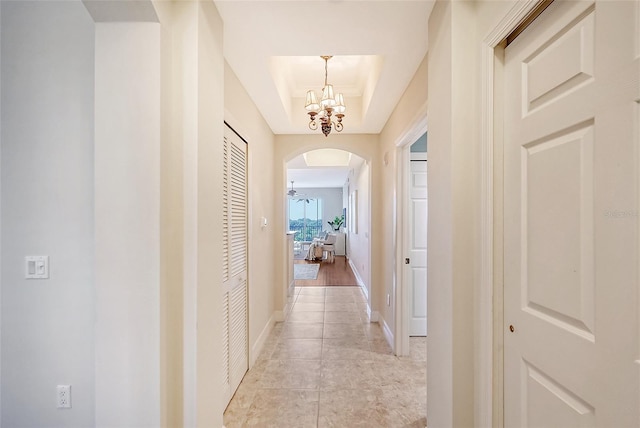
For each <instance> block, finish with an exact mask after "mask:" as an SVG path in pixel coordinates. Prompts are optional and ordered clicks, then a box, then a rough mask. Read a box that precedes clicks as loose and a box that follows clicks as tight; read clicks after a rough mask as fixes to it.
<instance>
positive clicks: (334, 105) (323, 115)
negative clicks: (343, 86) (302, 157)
mask: <svg viewBox="0 0 640 428" xmlns="http://www.w3.org/2000/svg"><path fill="white" fill-rule="evenodd" d="M320 58H322V59H324V88H322V99H321V100H320V103H318V98H316V93H315V92H314V91H313V90H311V91H307V101H306V103H305V106H304V108H305V109H306V110H307V112H308V113H309V117H310V118H311V120H310V121H309V129H311V130H313V131H315V130H316V129H318V122H316V116H318V119H319V121H320V129H321V130H322V133H323V134H324V136H325V137H327V136H329V134H330V133H331V127H333V128H335V130H336V131H338V132H340V131H342V129H343V126H342V118H343V117H344V111H345V110H346V109H347V108H346V107H345V105H344V97H343V96H342V94H337V95H335V96H334V95H333V85H329V84H328V83H327V65H328V63H329V60H330V59H331V58H332V57H331V56H330V55H323V56H321V57H320ZM333 113H335V117H336V119H337V121H333V120H331V117H332V116H333Z"/></svg>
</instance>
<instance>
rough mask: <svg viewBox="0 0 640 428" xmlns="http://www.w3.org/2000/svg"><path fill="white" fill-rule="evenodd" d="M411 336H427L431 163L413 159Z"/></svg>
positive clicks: (410, 208)
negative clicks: (429, 176) (429, 172)
mask: <svg viewBox="0 0 640 428" xmlns="http://www.w3.org/2000/svg"><path fill="white" fill-rule="evenodd" d="M409 191H410V196H411V200H410V207H409V224H410V227H411V236H410V251H409V257H410V260H411V264H410V274H409V279H410V284H411V285H410V293H411V307H410V310H411V314H410V318H409V335H410V336H426V335H427V162H426V161H411V170H410V187H409Z"/></svg>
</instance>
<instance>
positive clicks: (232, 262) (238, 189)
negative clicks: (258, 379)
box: [222, 128, 248, 403]
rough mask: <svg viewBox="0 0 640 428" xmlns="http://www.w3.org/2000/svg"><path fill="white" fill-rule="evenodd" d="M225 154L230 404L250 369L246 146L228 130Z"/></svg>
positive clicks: (226, 367) (225, 283)
mask: <svg viewBox="0 0 640 428" xmlns="http://www.w3.org/2000/svg"><path fill="white" fill-rule="evenodd" d="M223 152H224V167H223V168H224V180H223V186H224V191H223V198H224V201H223V204H222V205H223V223H222V228H223V230H222V242H223V250H222V255H223V259H224V260H223V275H222V285H223V289H224V295H225V298H224V301H225V304H226V308H225V311H226V312H225V318H226V323H227V324H226V326H225V328H226V336H225V337H224V340H225V342H224V344H223V348H225V353H224V357H225V363H224V370H225V374H224V377H225V382H226V385H227V386H228V387H226V388H225V394H226V397H225V398H226V402H227V403H228V402H229V400H231V397H232V396H233V394H234V392H235V390H236V388H237V387H238V385H239V384H240V381H241V380H242V377H243V376H244V374H245V373H246V371H247V369H248V338H247V312H248V310H247V205H248V204H247V168H246V163H247V161H246V144H245V143H244V142H243V141H242V140H241V139H240V138H238V136H237V135H236V134H235V133H234V132H233V131H231V130H230V129H228V128H225V138H224V150H223Z"/></svg>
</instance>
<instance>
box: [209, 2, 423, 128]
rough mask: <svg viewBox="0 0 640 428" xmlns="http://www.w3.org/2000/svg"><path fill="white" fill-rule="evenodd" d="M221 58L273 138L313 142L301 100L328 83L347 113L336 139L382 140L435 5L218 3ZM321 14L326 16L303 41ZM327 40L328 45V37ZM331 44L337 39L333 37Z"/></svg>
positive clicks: (412, 71) (415, 63)
mask: <svg viewBox="0 0 640 428" xmlns="http://www.w3.org/2000/svg"><path fill="white" fill-rule="evenodd" d="M215 3H216V7H217V8H218V11H219V12H220V15H221V17H222V19H223V21H224V55H225V59H226V60H227V62H228V63H229V66H230V67H231V68H232V69H233V71H234V73H235V74H236V75H237V76H238V79H239V80H240V82H241V83H242V85H243V86H244V88H245V89H246V91H247V92H248V93H249V95H250V97H251V99H252V100H253V102H254V103H255V104H256V106H257V107H258V109H259V110H260V113H261V114H262V115H263V117H264V118H265V120H266V121H267V123H268V124H269V126H270V127H271V129H272V131H273V132H274V133H275V134H305V133H307V134H311V133H317V132H318V131H312V130H310V129H309V128H308V126H307V125H308V123H309V116H308V114H307V113H306V111H305V109H304V106H305V94H306V92H307V91H308V90H309V89H314V90H316V91H318V92H320V91H321V90H322V84H323V82H324V63H323V61H322V60H320V58H319V57H320V56H321V55H332V56H333V58H332V59H331V60H330V61H329V80H330V83H331V84H333V85H334V88H335V90H336V91H337V92H342V93H343V94H344V102H345V105H346V106H347V112H346V114H347V116H346V117H345V129H344V131H343V132H342V133H370V134H377V133H380V131H381V130H382V128H383V127H384V125H385V124H386V122H387V120H388V118H389V116H390V115H391V113H392V112H393V109H394V108H395V106H396V104H397V103H398V101H399V100H400V97H401V96H402V94H403V93H404V91H405V90H406V88H407V86H408V84H409V82H410V81H411V79H412V78H413V76H414V74H415V72H416V70H417V69H418V66H419V65H420V63H421V62H422V60H423V59H424V57H425V55H426V53H427V46H428V42H427V22H428V18H429V14H430V13H431V9H432V8H433V4H434V1H433V0H430V1H424V0H411V1H400V0H390V1H379V0H372V1H366V0H365V1H344V2H336V1H332V0H326V1H324V0H323V1H269V0H262V1H228V0H226V1H224V0H218V1H216V2H215ZM319 11H326V12H327V13H330V16H331V19H328V20H323V21H322V30H321V32H319V33H316V32H314V33H313V34H310V33H309V25H308V23H309V22H310V20H313V17H318V16H319V15H318V14H319ZM327 35H331V37H329V36H327ZM334 36H335V37H334Z"/></svg>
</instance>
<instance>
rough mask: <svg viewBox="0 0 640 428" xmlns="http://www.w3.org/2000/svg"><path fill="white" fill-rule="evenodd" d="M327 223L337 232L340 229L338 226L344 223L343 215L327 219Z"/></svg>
mask: <svg viewBox="0 0 640 428" xmlns="http://www.w3.org/2000/svg"><path fill="white" fill-rule="evenodd" d="M327 223H329V226H331V228H332V229H333V230H334V231H335V232H337V231H339V230H340V227H341V226H342V224H343V223H344V216H343V215H341V216H336V218H334V219H333V221H328V222H327Z"/></svg>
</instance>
